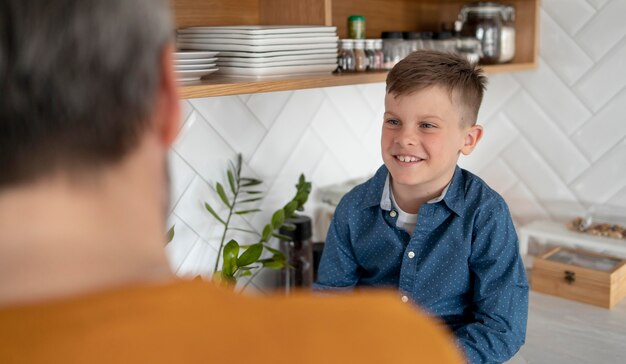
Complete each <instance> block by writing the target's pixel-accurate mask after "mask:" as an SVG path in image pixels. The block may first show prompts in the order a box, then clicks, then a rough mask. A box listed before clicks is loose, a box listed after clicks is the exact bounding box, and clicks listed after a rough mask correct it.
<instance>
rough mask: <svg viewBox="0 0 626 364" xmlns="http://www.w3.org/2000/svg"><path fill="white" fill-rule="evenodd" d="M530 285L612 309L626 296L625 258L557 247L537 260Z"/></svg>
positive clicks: (538, 289) (564, 296)
mask: <svg viewBox="0 0 626 364" xmlns="http://www.w3.org/2000/svg"><path fill="white" fill-rule="evenodd" d="M531 284H532V289H533V290H534V291H537V292H542V293H547V294H551V295H555V296H559V297H563V298H567V299H571V300H576V301H579V302H584V303H589V304H592V305H596V306H600V307H605V308H611V307H613V306H614V305H615V304H616V303H618V302H619V301H620V300H621V299H622V298H624V296H626V260H624V259H621V258H617V257H613V256H610V255H605V254H598V253H592V252H588V251H584V250H579V249H569V248H563V247H559V248H555V249H552V250H551V251H549V252H547V253H546V254H543V255H542V256H540V257H537V258H535V259H534V261H533V269H532V273H531Z"/></svg>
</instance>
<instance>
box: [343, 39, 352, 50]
mask: <svg viewBox="0 0 626 364" xmlns="http://www.w3.org/2000/svg"><path fill="white" fill-rule="evenodd" d="M340 41H341V48H343V49H352V48H353V47H354V39H340Z"/></svg>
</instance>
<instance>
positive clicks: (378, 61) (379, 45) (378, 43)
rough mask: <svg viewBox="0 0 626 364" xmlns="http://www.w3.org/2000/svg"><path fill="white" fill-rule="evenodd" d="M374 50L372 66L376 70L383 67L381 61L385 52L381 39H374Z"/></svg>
mask: <svg viewBox="0 0 626 364" xmlns="http://www.w3.org/2000/svg"><path fill="white" fill-rule="evenodd" d="M374 51H376V63H375V66H374V68H375V69H377V70H382V69H384V67H383V61H384V59H385V54H384V53H383V40H382V39H375V42H374Z"/></svg>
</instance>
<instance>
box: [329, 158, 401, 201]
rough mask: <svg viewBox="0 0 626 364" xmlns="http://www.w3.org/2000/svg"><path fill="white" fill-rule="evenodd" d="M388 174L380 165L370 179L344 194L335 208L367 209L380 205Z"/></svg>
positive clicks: (383, 166) (385, 168)
mask: <svg viewBox="0 0 626 364" xmlns="http://www.w3.org/2000/svg"><path fill="white" fill-rule="evenodd" d="M388 173H389V172H388V171H387V167H385V165H382V166H381V167H380V168H378V170H377V171H376V173H375V174H374V175H373V176H372V177H370V178H369V179H368V180H366V181H365V182H363V183H361V184H359V185H356V186H354V187H353V188H352V189H351V190H350V191H349V192H348V193H346V194H345V195H344V196H343V197H342V199H341V201H340V202H339V205H338V206H337V208H338V209H339V208H354V207H358V206H362V207H369V206H374V205H378V204H380V198H381V196H382V192H383V188H384V187H385V181H386V180H387V174H388Z"/></svg>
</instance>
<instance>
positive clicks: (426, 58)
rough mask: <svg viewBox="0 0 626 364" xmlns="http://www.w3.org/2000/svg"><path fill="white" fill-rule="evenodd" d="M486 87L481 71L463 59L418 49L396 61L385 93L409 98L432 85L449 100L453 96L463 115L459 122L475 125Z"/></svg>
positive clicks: (449, 54)
mask: <svg viewBox="0 0 626 364" xmlns="http://www.w3.org/2000/svg"><path fill="white" fill-rule="evenodd" d="M486 84H487V77H485V75H484V73H483V70H482V69H481V68H480V67H478V66H477V65H475V64H471V63H470V62H468V61H467V59H465V58H464V57H462V56H460V55H457V54H454V53H446V52H440V51H433V50H420V51H416V52H413V53H411V54H409V55H408V56H407V57H406V58H404V59H403V60H401V61H400V62H398V64H396V65H395V67H393V69H392V70H391V71H390V72H389V74H388V75H387V93H388V94H393V95H394V96H400V95H408V94H411V93H413V92H416V91H421V90H424V89H426V88H429V87H432V86H440V87H443V88H444V89H446V90H448V91H449V93H450V99H451V100H454V99H453V97H456V99H457V100H458V102H460V103H461V106H463V107H464V109H465V112H463V113H462V114H463V115H461V120H462V121H463V122H464V124H466V125H474V124H476V119H477V117H478V109H479V108H480V104H481V102H482V100H483V93H484V91H485V86H486Z"/></svg>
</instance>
